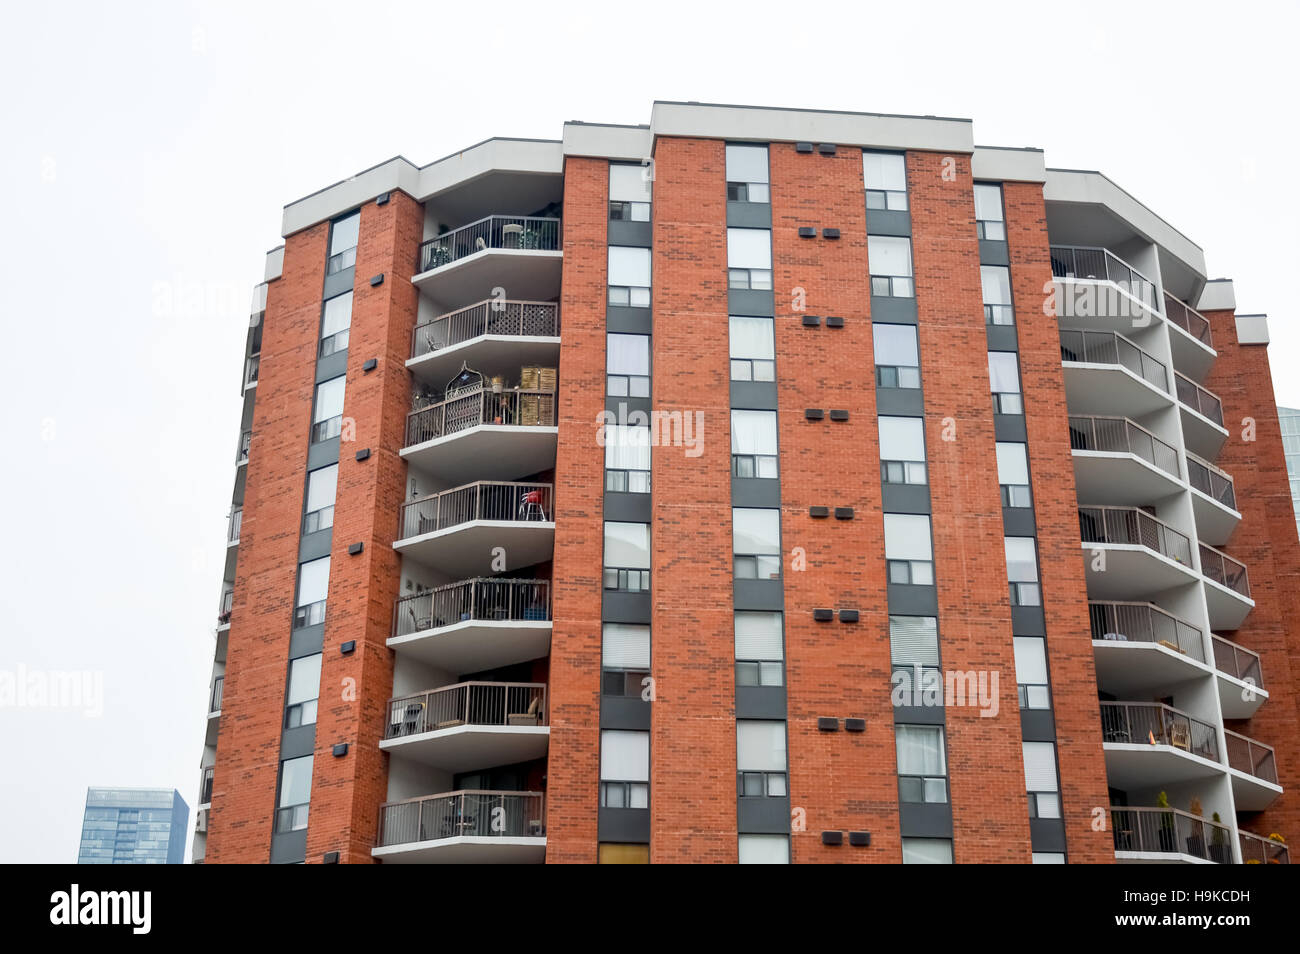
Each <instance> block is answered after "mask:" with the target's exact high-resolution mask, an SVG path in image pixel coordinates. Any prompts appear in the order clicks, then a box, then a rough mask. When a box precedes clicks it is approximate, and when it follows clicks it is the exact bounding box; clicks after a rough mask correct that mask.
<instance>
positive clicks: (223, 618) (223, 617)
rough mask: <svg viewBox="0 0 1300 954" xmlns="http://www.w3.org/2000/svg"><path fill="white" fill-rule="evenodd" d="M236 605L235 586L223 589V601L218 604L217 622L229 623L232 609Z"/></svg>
mask: <svg viewBox="0 0 1300 954" xmlns="http://www.w3.org/2000/svg"><path fill="white" fill-rule="evenodd" d="M234 605H235V590H234V587H226V588H224V589H223V590H222V591H221V601H220V602H219V603H218V604H217V622H220V623H229V622H230V611H231V609H232V608H233V607H234Z"/></svg>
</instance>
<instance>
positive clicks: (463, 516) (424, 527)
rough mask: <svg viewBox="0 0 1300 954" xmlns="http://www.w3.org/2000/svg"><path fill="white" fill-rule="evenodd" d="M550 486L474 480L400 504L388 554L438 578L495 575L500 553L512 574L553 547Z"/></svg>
mask: <svg viewBox="0 0 1300 954" xmlns="http://www.w3.org/2000/svg"><path fill="white" fill-rule="evenodd" d="M554 499H555V488H554V486H553V485H552V484H535V483H510V482H504V481H486V480H483V481H478V482H476V483H472V484H465V485H464V486H462V487H456V488H454V489H452V490H444V491H442V492H441V493H436V494H429V495H428V496H426V497H420V498H418V499H416V500H411V501H408V502H407V503H405V504H403V505H402V509H401V513H400V514H399V519H398V530H397V537H398V539H397V541H396V542H395V543H394V544H393V547H394V549H396V550H397V551H398V552H399V553H401V554H403V555H404V556H410V557H412V558H414V559H416V560H419V561H420V562H421V563H424V564H427V565H428V566H431V567H434V568H436V569H438V570H440V571H442V572H443V573H450V574H455V575H460V574H462V573H471V574H475V575H483V576H486V575H488V574H490V573H496V572H500V571H501V570H502V567H500V566H493V562H494V561H493V555H494V551H495V550H496V549H497V548H501V549H502V550H503V551H504V552H505V554H506V558H507V560H508V563H509V565H508V567H506V569H510V570H515V569H518V568H520V567H525V566H532V565H533V564H535V563H541V562H542V561H543V560H549V559H550V558H551V554H552V552H553V551H554V548H555V522H554V520H555V517H554V511H553V510H552V507H553V501H554Z"/></svg>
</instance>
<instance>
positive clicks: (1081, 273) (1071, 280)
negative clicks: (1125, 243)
mask: <svg viewBox="0 0 1300 954" xmlns="http://www.w3.org/2000/svg"><path fill="white" fill-rule="evenodd" d="M1051 255H1052V277H1053V278H1054V279H1055V280H1056V317H1057V320H1058V321H1059V322H1061V324H1062V325H1066V324H1080V323H1086V324H1088V325H1089V326H1091V327H1096V326H1097V325H1098V324H1106V325H1109V326H1111V327H1116V328H1118V327H1124V326H1128V327H1133V328H1142V327H1145V326H1147V325H1150V324H1151V323H1152V322H1156V321H1159V320H1160V307H1159V304H1158V303H1157V301H1156V289H1155V284H1154V283H1153V282H1152V281H1151V280H1150V279H1149V278H1147V277H1146V276H1145V275H1143V274H1142V273H1141V272H1139V271H1138V270H1137V269H1136V268H1134V267H1133V266H1132V265H1129V264H1128V263H1127V262H1125V261H1124V260H1123V259H1121V258H1119V257H1118V256H1116V255H1113V254H1112V253H1111V252H1109V251H1107V250H1106V249H1104V248H1092V247H1087V246H1080V245H1053V246H1052V248H1051Z"/></svg>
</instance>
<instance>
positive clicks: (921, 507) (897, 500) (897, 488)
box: [880, 484, 930, 513]
mask: <svg viewBox="0 0 1300 954" xmlns="http://www.w3.org/2000/svg"><path fill="white" fill-rule="evenodd" d="M880 490H881V502H882V505H883V506H884V509H885V513H929V512H930V487H929V485H928V484H881V485H880Z"/></svg>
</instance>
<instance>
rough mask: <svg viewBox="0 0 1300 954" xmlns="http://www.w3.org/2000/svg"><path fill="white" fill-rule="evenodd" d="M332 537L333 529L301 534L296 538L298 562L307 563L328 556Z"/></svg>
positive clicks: (328, 528)
mask: <svg viewBox="0 0 1300 954" xmlns="http://www.w3.org/2000/svg"><path fill="white" fill-rule="evenodd" d="M333 537H334V528H333V527H326V528H325V529H324V530H317V531H316V532H315V533H307V534H303V535H302V536H301V537H299V538H298V562H299V563H307V562H310V561H311V560H319V559H320V558H321V557H325V556H329V555H330V543H331V541H332V540H333Z"/></svg>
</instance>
